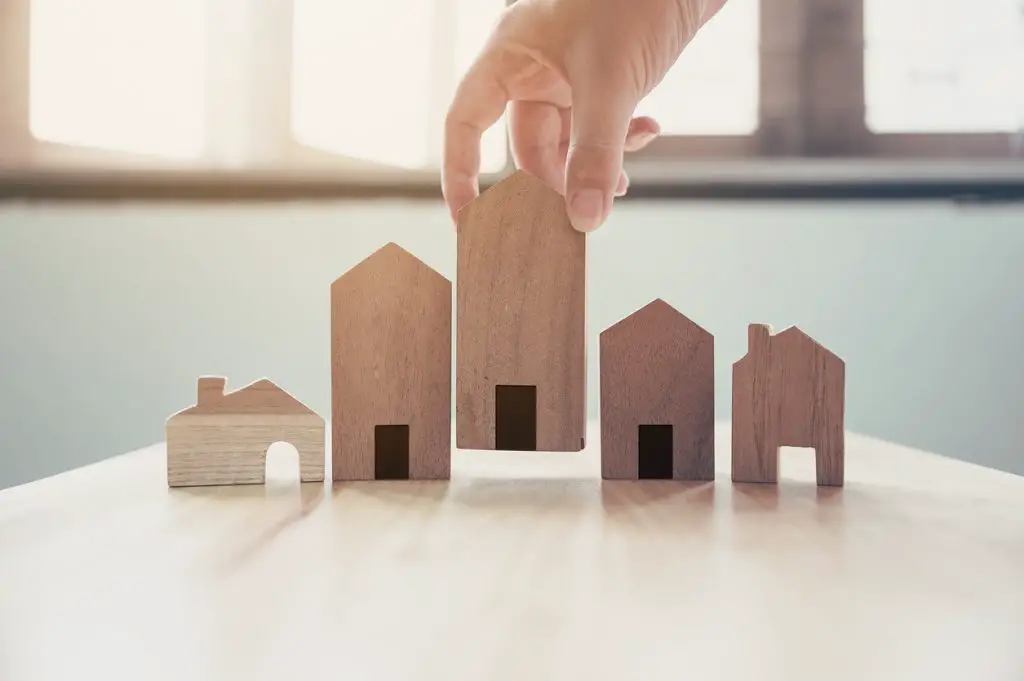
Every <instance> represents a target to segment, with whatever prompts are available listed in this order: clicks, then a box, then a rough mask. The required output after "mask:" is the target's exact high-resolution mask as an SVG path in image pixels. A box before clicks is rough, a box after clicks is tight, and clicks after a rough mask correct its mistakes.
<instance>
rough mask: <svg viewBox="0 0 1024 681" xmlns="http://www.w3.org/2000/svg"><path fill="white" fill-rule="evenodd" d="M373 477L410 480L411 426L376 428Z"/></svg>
mask: <svg viewBox="0 0 1024 681" xmlns="http://www.w3.org/2000/svg"><path fill="white" fill-rule="evenodd" d="M373 477H374V478H375V479H376V480H408V479H409V426H374V428H373Z"/></svg>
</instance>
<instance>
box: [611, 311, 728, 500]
mask: <svg viewBox="0 0 1024 681" xmlns="http://www.w3.org/2000/svg"><path fill="white" fill-rule="evenodd" d="M714 342H715V341H714V336H712V335H711V334H710V333H708V332H707V331H705V330H704V329H703V328H701V327H700V326H698V325H697V324H695V323H694V322H692V321H690V320H689V319H688V318H686V317H685V316H684V315H683V314H681V313H680V312H679V311H677V310H676V309H675V308H673V307H672V306H671V305H669V304H668V303H666V302H665V301H663V300H661V299H657V300H654V301H653V302H651V303H648V304H647V305H645V306H644V307H642V308H640V309H639V310H637V311H636V312H634V313H633V314H631V315H629V316H628V317H626V318H625V319H622V320H621V321H619V322H617V323H616V324H614V325H612V326H611V327H609V328H607V329H605V330H604V331H603V332H602V333H601V335H600V376H601V386H600V390H601V476H602V477H603V478H605V479H612V480H637V479H665V480H695V481H696V480H700V481H704V480H714V478H715V346H714Z"/></svg>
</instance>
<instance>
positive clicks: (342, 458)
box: [331, 243, 452, 481]
mask: <svg viewBox="0 0 1024 681" xmlns="http://www.w3.org/2000/svg"><path fill="white" fill-rule="evenodd" d="M451 376H452V285H451V282H450V281H449V280H448V279H446V278H445V277H444V276H443V275H441V274H440V273H438V272H437V271H435V270H434V269H432V268H431V267H429V266H428V265H426V264H425V263H423V262H422V261H420V260H419V259H417V258H416V257H415V256H413V255H412V254H411V253H409V252H408V251H406V250H405V249H403V248H401V247H400V246H398V245H397V244H394V243H389V244H387V245H385V246H384V247H382V248H380V249H379V250H377V251H376V252H374V253H373V254H372V255H370V256H369V257H367V258H366V259H364V260H363V261H362V262H360V263H359V264H357V265H356V266H355V267H353V268H352V269H350V270H349V271H348V272H346V273H345V274H344V275H342V276H341V277H339V278H338V279H337V280H336V281H335V282H334V283H333V284H332V285H331V425H332V435H331V451H332V454H331V458H332V469H333V480H335V481H343V480H436V479H447V478H448V477H450V475H451V445H452V441H451V420H452V408H451V404H452V400H451V385H452V378H451Z"/></svg>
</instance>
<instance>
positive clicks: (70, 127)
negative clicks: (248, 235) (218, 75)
mask: <svg viewBox="0 0 1024 681" xmlns="http://www.w3.org/2000/svg"><path fill="white" fill-rule="evenodd" d="M204 4H205V0H174V1H173V2H168V1H167V0H89V1H88V2H82V0H32V4H31V12H32V14H31V29H30V31H31V33H30V40H31V53H30V60H31V65H30V75H29V78H30V81H29V83H30V95H29V106H30V126H31V131H32V135H33V136H34V137H35V138H36V139H39V140H42V141H46V142H54V143H58V144H66V145H71V146H80V147H91V148H98V149H106V150H111V151H121V152H128V153H137V154H148V155H157V156H165V157H170V158H180V159H193V158H197V157H198V156H200V155H201V154H202V152H203V146H204V121H205V104H204V100H205V97H204V90H205V87H204V77H203V71H204V53H205V39H206V38H205V8H204Z"/></svg>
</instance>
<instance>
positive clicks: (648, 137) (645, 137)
mask: <svg viewBox="0 0 1024 681" xmlns="http://www.w3.org/2000/svg"><path fill="white" fill-rule="evenodd" d="M657 136H658V134H657V133H655V132H646V133H644V134H642V135H640V137H639V139H637V142H638V143H639V144H640V145H645V144H649V143H651V142H653V141H654V138H655V137H657Z"/></svg>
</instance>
